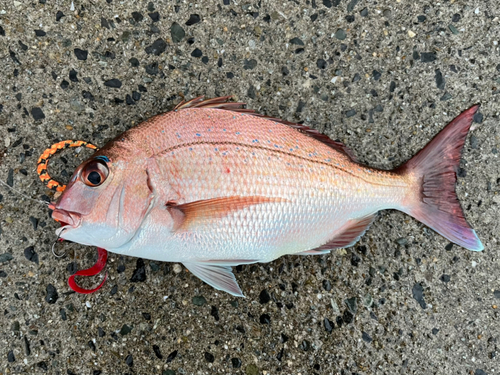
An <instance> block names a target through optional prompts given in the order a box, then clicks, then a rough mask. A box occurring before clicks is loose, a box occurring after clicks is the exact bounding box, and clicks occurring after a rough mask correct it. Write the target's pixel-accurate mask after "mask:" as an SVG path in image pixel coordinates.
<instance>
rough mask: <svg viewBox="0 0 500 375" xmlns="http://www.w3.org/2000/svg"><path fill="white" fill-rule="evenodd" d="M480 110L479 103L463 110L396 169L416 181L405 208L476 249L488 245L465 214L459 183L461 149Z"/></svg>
mask: <svg viewBox="0 0 500 375" xmlns="http://www.w3.org/2000/svg"><path fill="white" fill-rule="evenodd" d="M478 109H479V105H475V106H473V107H471V108H470V109H468V110H466V111H464V112H462V113H461V114H460V115H459V116H458V117H457V118H455V119H454V120H453V121H452V122H450V123H449V124H448V125H447V126H446V127H445V128H444V129H443V130H442V131H441V132H440V133H439V134H438V135H437V136H436V137H434V139H433V140H432V141H430V142H429V144H427V146H425V147H424V148H423V149H422V150H420V151H419V152H418V154H416V155H415V156H414V157H413V158H412V159H410V160H409V161H408V162H407V163H406V164H404V165H402V166H401V167H399V168H398V169H397V170H396V171H397V172H399V173H401V174H402V175H406V177H407V178H408V179H409V180H411V181H414V186H413V189H412V190H413V191H412V194H411V195H409V198H408V199H407V202H406V204H405V207H404V208H403V211H404V212H406V213H408V214H410V215H411V216H413V217H414V218H415V219H417V220H419V221H421V222H422V223H424V224H425V225H427V226H429V227H430V228H431V229H433V230H434V231H436V232H438V233H439V234H441V235H442V236H444V237H446V238H447V239H449V240H450V241H452V242H454V243H456V244H458V245H460V246H462V247H465V248H466V249H469V250H473V251H481V250H483V248H484V247H483V244H482V243H481V241H480V240H479V238H478V237H477V235H476V232H475V231H474V229H472V228H471V226H470V225H469V224H468V223H467V221H466V219H465V217H464V212H463V210H462V207H461V206H460V202H459V201H458V197H457V194H456V192H455V184H456V182H457V175H456V172H457V170H458V166H459V163H460V155H461V151H462V148H463V145H464V142H465V138H466V137H467V133H468V132H469V129H470V127H471V124H472V120H473V116H474V114H475V113H476V112H477V110H478ZM415 190H417V191H418V194H415Z"/></svg>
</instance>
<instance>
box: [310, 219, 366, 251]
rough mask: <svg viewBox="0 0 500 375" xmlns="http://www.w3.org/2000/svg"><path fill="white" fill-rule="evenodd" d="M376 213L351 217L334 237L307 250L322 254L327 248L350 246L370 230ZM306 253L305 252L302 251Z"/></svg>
mask: <svg viewBox="0 0 500 375" xmlns="http://www.w3.org/2000/svg"><path fill="white" fill-rule="evenodd" d="M375 216H376V214H374V215H368V216H364V217H361V218H358V219H351V220H349V221H348V222H347V223H345V224H344V226H343V227H342V228H341V229H340V230H339V234H337V235H336V236H335V237H334V238H333V239H331V240H330V241H328V242H327V243H325V244H324V245H321V246H320V247H317V248H316V249H312V250H309V251H307V253H309V254H313V253H314V254H315V253H316V252H320V254H321V253H322V252H323V251H325V250H331V249H337V248H339V247H350V246H353V245H354V244H355V243H356V242H358V241H359V239H360V238H361V236H362V235H363V234H364V233H365V232H366V231H367V230H368V228H369V227H370V225H371V224H372V223H373V220H374V219H375ZM300 254H304V253H300Z"/></svg>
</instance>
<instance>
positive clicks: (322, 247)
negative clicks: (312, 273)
mask: <svg viewBox="0 0 500 375" xmlns="http://www.w3.org/2000/svg"><path fill="white" fill-rule="evenodd" d="M230 98H231V97H220V98H214V99H208V100H205V99H204V97H198V98H195V99H192V100H190V101H187V102H185V101H182V102H181V103H180V104H178V105H177V106H176V107H175V108H174V110H172V111H170V112H166V113H162V114H159V115H156V116H154V117H151V118H149V119H148V120H146V121H144V122H142V123H140V124H139V125H137V126H136V127H133V128H131V129H129V130H127V131H125V132H124V133H123V134H121V135H119V136H118V137H116V138H115V139H113V140H111V141H110V142H108V143H107V144H106V145H105V146H104V147H102V148H101V149H99V150H98V151H97V152H95V153H94V154H93V155H92V156H91V157H90V158H88V159H87V160H86V161H84V162H83V163H82V164H81V165H80V166H79V167H78V168H77V169H76V170H75V172H74V174H73V175H72V177H71V179H70V181H69V183H68V185H67V187H66V189H65V190H64V191H63V192H62V194H61V195H60V196H59V198H58V199H57V201H55V202H54V203H52V206H51V207H52V208H53V212H52V217H53V218H54V219H55V220H57V221H60V222H61V224H62V226H61V228H59V229H58V230H57V231H56V234H57V235H58V236H59V237H60V238H62V239H65V240H69V241H73V242H77V243H80V244H83V245H89V246H97V247H98V248H102V249H106V250H107V251H110V252H113V253H117V254H122V255H126V256H133V257H141V258H144V259H150V260H155V261H165V262H176V263H182V264H183V265H184V266H185V267H186V268H187V269H188V270H189V271H190V272H191V273H192V274H193V275H195V276H197V277H198V278H200V279H201V280H202V281H204V282H205V283H207V284H209V285H211V286H212V287H214V288H215V289H218V290H222V291H225V292H227V293H229V294H231V295H234V296H241V297H243V296H244V294H243V292H242V290H241V289H240V287H239V285H238V283H237V281H236V278H235V276H234V274H233V272H232V268H231V267H233V266H237V265H242V264H252V263H257V262H261V263H263V262H271V261H273V260H275V259H277V258H279V257H281V256H284V255H319V254H327V253H329V252H330V251H331V250H332V249H336V248H347V247H350V246H353V245H354V244H355V243H356V242H357V241H358V240H359V239H360V237H361V236H362V235H363V234H364V233H365V232H366V231H367V230H368V228H369V227H370V225H371V224H372V223H373V221H374V219H375V218H376V216H377V212H379V211H381V210H387V209H392V210H399V211H402V212H404V213H406V214H408V215H410V216H412V217H413V218H415V219H416V220H418V221H420V222H422V223H423V224H425V225H427V226H428V227H429V228H431V229H433V230H434V231H436V232H437V233H439V234H440V235H442V236H443V237H445V238H447V239H448V240H450V241H452V242H454V243H456V244H458V245H460V246H462V247H464V248H466V249H469V250H473V251H481V250H483V245H482V243H481V241H480V239H479V238H478V236H477V234H476V232H475V231H474V229H472V227H471V226H470V225H469V224H468V222H467V220H466V218H465V216H464V212H463V210H462V208H461V205H460V202H459V200H458V198H457V195H456V192H455V185H456V180H457V169H458V165H459V161H460V157H461V152H462V148H463V145H464V142H465V139H466V137H467V134H468V132H469V129H470V127H471V124H472V121H473V116H474V114H475V113H476V112H477V111H478V108H479V105H475V106H473V107H471V108H470V109H468V110H466V111H464V112H462V113H461V114H460V115H459V116H458V117H456V118H455V119H454V120H453V121H451V122H450V123H449V124H448V125H447V126H446V127H445V128H444V129H443V130H442V131H441V132H440V133H438V134H437V135H436V136H435V137H434V138H433V139H432V140H431V141H430V142H429V143H428V144H427V146H425V147H424V148H423V149H422V150H421V151H419V152H418V153H417V154H416V155H415V156H414V157H413V158H411V159H410V160H409V161H407V162H406V163H404V164H403V165H401V166H399V167H398V168H395V169H393V170H380V169H376V168H371V167H369V166H366V165H363V164H361V163H359V162H358V161H357V159H356V158H355V156H354V154H353V152H352V151H351V150H350V149H349V148H348V147H346V146H345V145H344V144H342V143H341V142H339V141H334V140H332V139H330V138H329V137H327V136H326V135H323V134H321V133H319V132H318V131H316V130H314V129H311V128H309V127H307V126H305V125H302V124H296V123H292V122H288V121H284V120H281V119H277V118H273V117H270V116H263V115H260V114H257V113H256V112H254V111H253V110H250V109H246V108H245V106H244V103H238V102H231V101H229V100H230Z"/></svg>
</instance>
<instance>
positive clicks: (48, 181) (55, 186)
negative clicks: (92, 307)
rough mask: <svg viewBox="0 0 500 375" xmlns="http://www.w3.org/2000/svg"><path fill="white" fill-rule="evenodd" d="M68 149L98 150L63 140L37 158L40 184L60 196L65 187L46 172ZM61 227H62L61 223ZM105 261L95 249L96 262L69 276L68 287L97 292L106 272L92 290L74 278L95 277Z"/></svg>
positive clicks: (105, 255)
mask: <svg viewBox="0 0 500 375" xmlns="http://www.w3.org/2000/svg"><path fill="white" fill-rule="evenodd" d="M70 147H86V148H90V149H92V150H95V151H97V150H99V148H98V147H97V146H95V145H93V144H92V143H89V142H85V141H73V140H65V141H61V142H57V143H54V144H53V145H52V146H50V147H49V148H48V149H46V150H45V151H44V152H43V153H42V155H40V157H39V158H38V162H37V168H36V170H37V173H38V177H40V180H42V182H43V183H44V184H45V185H46V186H47V187H48V188H49V189H51V190H54V191H56V192H57V193H59V194H61V193H62V192H63V191H64V189H66V185H63V184H61V183H60V182H59V181H56V180H54V179H53V178H52V177H51V176H50V174H49V171H48V167H49V161H50V158H52V157H53V156H54V155H55V154H56V153H58V152H59V151H62V150H65V149H67V148H70ZM49 208H50V209H54V207H53V205H52V204H50V205H49ZM61 225H63V223H61ZM58 240H60V241H62V239H58ZM107 259H108V252H107V251H106V250H105V249H103V248H100V247H98V248H97V262H96V263H95V264H94V265H93V266H92V267H90V268H88V269H84V270H80V271H77V272H76V273H75V274H73V275H71V276H70V277H69V278H68V285H69V287H70V288H71V289H73V290H74V291H75V292H77V293H81V294H90V293H94V292H96V291H98V290H99V289H100V288H101V287H102V286H103V285H104V283H105V282H106V279H107V278H108V273H107V272H106V274H105V275H104V279H103V280H102V282H101V283H100V284H99V285H98V286H97V287H96V288H94V289H84V288H82V287H80V286H79V285H78V284H77V283H76V280H75V278H76V276H87V277H89V276H95V275H97V274H99V273H100V272H101V271H102V270H103V269H104V267H106V261H107Z"/></svg>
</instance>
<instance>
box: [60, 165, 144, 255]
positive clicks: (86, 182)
mask: <svg viewBox="0 0 500 375" xmlns="http://www.w3.org/2000/svg"><path fill="white" fill-rule="evenodd" d="M147 179H148V176H147V172H146V170H145V169H144V168H141V166H140V165H139V163H137V162H134V161H133V160H132V161H126V160H123V159H122V160H116V161H113V162H112V161H111V160H110V159H109V158H108V157H107V156H104V155H97V156H92V157H91V158H90V159H88V160H86V161H85V162H83V163H82V164H81V165H80V166H79V167H78V168H77V169H76V170H75V172H74V174H73V176H72V177H71V180H70V182H69V183H68V185H67V187H66V189H65V190H64V191H63V193H62V194H61V196H60V197H59V198H58V200H57V201H56V202H55V203H52V204H51V207H50V208H53V212H52V218H53V219H55V220H57V221H59V222H60V223H61V224H62V227H61V228H59V229H58V230H57V231H56V234H57V235H58V236H59V237H60V238H63V239H65V240H69V241H73V242H77V243H80V244H83V245H90V246H98V247H101V248H104V249H107V250H111V251H112V250H113V249H114V248H118V247H120V246H122V245H123V244H125V243H127V242H128V241H130V239H131V238H132V237H133V236H134V235H135V233H136V232H137V230H138V229H139V228H140V225H141V223H142V220H143V219H144V216H145V215H146V213H147V211H148V209H149V206H150V203H151V201H152V191H151V190H150V189H149V185H148V180H147Z"/></svg>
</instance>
